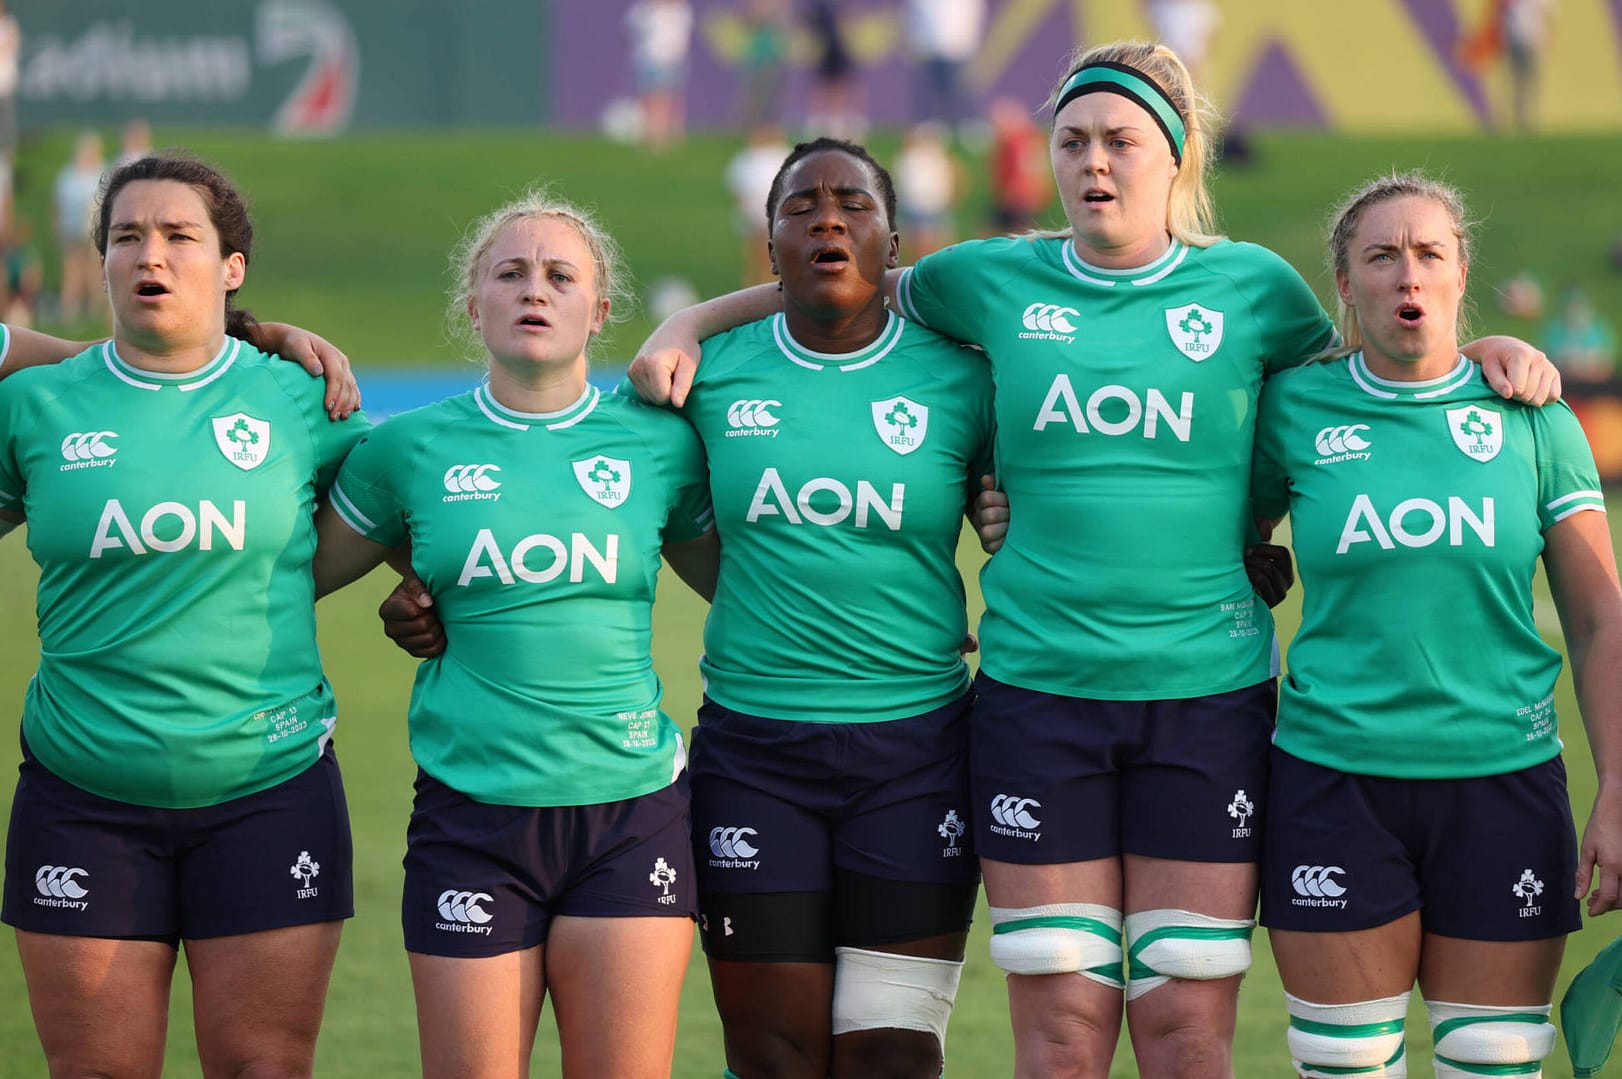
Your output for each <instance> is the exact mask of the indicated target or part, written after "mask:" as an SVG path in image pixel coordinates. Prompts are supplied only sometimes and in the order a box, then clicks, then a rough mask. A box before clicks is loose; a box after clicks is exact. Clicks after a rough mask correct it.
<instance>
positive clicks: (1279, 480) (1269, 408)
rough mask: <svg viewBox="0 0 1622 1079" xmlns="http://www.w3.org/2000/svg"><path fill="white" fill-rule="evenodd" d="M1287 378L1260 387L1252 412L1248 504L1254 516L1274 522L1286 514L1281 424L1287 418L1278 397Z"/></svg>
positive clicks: (1287, 498) (1287, 501)
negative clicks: (1253, 435)
mask: <svg viewBox="0 0 1622 1079" xmlns="http://www.w3.org/2000/svg"><path fill="white" fill-rule="evenodd" d="M1288 382H1289V380H1288V379H1275V380H1270V381H1268V382H1266V383H1265V384H1263V386H1262V396H1261V403H1260V404H1259V405H1258V406H1257V412H1256V450H1255V453H1254V454H1252V456H1251V462H1250V503H1251V509H1252V511H1253V513H1254V515H1255V516H1257V517H1267V518H1270V519H1272V520H1278V519H1279V518H1281V517H1284V516H1285V515H1287V514H1288V513H1289V512H1290V486H1289V479H1290V477H1289V473H1288V472H1287V471H1286V468H1285V463H1284V431H1283V427H1284V422H1285V417H1286V416H1287V415H1288V412H1287V410H1286V409H1285V408H1284V407H1283V402H1282V398H1283V397H1284V396H1285V394H1286V392H1287V389H1286V387H1287V384H1288Z"/></svg>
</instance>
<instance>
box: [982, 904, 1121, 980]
mask: <svg viewBox="0 0 1622 1079" xmlns="http://www.w3.org/2000/svg"><path fill="white" fill-rule="evenodd" d="M1121 958H1122V956H1121V912H1120V911H1118V910H1116V909H1115V908H1113V907H1104V906H1099V905H1098V904H1096V903H1050V904H1048V905H1047V906H1044V907H992V908H991V961H992V962H993V963H995V964H997V966H999V967H1001V968H1002V969H1003V970H1006V971H1007V972H1008V973H1010V974H1080V975H1081V976H1083V977H1085V978H1091V979H1092V980H1093V981H1095V982H1100V983H1102V984H1104V985H1107V986H1110V987H1111V988H1113V989H1119V988H1121V986H1122V985H1123V984H1124V983H1123V982H1122V980H1121Z"/></svg>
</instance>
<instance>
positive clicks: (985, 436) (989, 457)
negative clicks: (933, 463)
mask: <svg viewBox="0 0 1622 1079" xmlns="http://www.w3.org/2000/svg"><path fill="white" fill-rule="evenodd" d="M962 347H963V348H967V347H968V346H966V345H965V346H962ZM973 367H974V373H973V376H972V377H973V382H972V384H971V386H972V393H973V397H972V400H973V401H974V407H975V422H976V433H977V435H978V436H979V444H978V450H977V451H976V453H975V455H974V457H973V459H972V460H971V462H970V465H969V497H970V498H973V497H974V496H975V495H976V494H977V493H979V490H980V477H981V476H984V475H986V474H987V473H994V472H996V470H997V461H996V455H997V419H996V405H995V392H996V391H995V388H994V384H993V382H992V379H991V365H990V364H989V363H986V362H984V360H983V359H981V358H980V357H974V364H973Z"/></svg>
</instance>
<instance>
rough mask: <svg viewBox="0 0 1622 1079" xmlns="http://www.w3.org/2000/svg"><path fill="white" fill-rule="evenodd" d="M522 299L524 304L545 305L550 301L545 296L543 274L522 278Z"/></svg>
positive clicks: (533, 274)
mask: <svg viewBox="0 0 1622 1079" xmlns="http://www.w3.org/2000/svg"><path fill="white" fill-rule="evenodd" d="M522 299H523V301H524V302H525V303H540V304H545V303H548V302H549V301H550V299H551V297H549V296H548V295H547V294H546V280H545V275H544V274H541V273H532V274H529V275H528V276H526V277H525V278H524V295H523V297H522Z"/></svg>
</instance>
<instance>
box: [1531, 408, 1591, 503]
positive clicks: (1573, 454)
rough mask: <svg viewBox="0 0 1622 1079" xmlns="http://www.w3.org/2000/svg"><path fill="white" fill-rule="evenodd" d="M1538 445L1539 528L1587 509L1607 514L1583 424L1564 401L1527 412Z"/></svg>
mask: <svg viewBox="0 0 1622 1079" xmlns="http://www.w3.org/2000/svg"><path fill="white" fill-rule="evenodd" d="M1525 412H1526V415H1527V417H1528V419H1529V420H1530V422H1531V424H1532V436H1533V440H1534V442H1535V444H1536V446H1537V468H1538V525H1539V527H1540V529H1541V530H1544V531H1546V530H1548V529H1549V528H1550V527H1551V526H1553V525H1554V524H1556V523H1558V522H1560V521H1563V520H1565V519H1566V518H1567V517H1570V516H1571V515H1572V514H1574V513H1581V512H1583V511H1584V510H1598V511H1599V512H1601V513H1604V512H1605V492H1604V490H1602V489H1601V487H1600V481H1599V468H1598V467H1597V466H1596V465H1595V464H1594V451H1593V450H1592V449H1591V448H1590V447H1589V445H1588V438H1587V437H1586V436H1585V435H1584V434H1583V429H1582V425H1581V424H1579V423H1578V422H1577V416H1576V414H1575V413H1574V412H1572V411H1571V406H1570V405H1568V404H1566V403H1565V402H1564V401H1556V402H1555V403H1553V404H1550V405H1545V406H1544V407H1542V408H1529V409H1526V410H1525Z"/></svg>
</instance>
